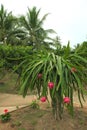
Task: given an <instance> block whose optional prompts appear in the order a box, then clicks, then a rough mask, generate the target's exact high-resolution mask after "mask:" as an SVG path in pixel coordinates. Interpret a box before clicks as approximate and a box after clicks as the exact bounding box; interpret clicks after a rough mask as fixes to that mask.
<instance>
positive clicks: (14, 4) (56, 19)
mask: <svg viewBox="0 0 87 130" xmlns="http://www.w3.org/2000/svg"><path fill="white" fill-rule="evenodd" d="M1 4H3V5H4V7H5V9H7V11H8V12H9V11H12V12H13V14H14V15H21V14H26V12H27V7H29V8H32V7H33V6H36V7H37V9H40V8H41V12H40V14H41V16H43V15H44V14H46V13H50V15H49V16H48V17H47V19H46V21H45V25H44V28H46V29H49V28H51V29H54V30H55V31H56V32H57V34H58V36H60V39H61V42H62V45H66V44H67V42H68V40H69V41H70V45H71V46H72V47H73V46H75V45H76V44H77V43H82V42H83V41H86V40H87V0H0V5H1Z"/></svg>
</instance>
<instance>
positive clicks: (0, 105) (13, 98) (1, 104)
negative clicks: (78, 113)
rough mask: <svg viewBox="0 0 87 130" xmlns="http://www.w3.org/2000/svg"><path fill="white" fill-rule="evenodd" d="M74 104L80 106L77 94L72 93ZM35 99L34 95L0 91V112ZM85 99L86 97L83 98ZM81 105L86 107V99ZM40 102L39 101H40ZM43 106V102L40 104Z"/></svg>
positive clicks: (27, 103) (25, 104) (10, 109)
mask: <svg viewBox="0 0 87 130" xmlns="http://www.w3.org/2000/svg"><path fill="white" fill-rule="evenodd" d="M74 95H75V96H74V105H75V106H77V107H80V103H79V101H78V97H77V94H76V93H75V94H74ZM35 99H37V98H36V96H35V95H29V96H26V97H25V98H23V97H22V96H21V95H13V94H2V93H0V114H1V113H3V110H4V109H6V108H7V109H8V110H9V111H13V110H16V109H17V107H24V106H27V105H29V104H30V103H31V102H32V100H35ZM85 99H87V97H86V98H85ZM82 103H83V106H84V107H85V108H87V100H86V101H85V102H82ZM40 104H41V103H40ZM41 105H42V107H44V104H43V103H42V104H41Z"/></svg>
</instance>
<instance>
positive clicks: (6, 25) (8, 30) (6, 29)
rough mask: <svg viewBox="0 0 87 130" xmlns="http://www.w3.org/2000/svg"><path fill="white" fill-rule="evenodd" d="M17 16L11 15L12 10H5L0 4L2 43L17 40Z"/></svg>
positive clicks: (0, 36) (0, 38) (0, 35)
mask: <svg viewBox="0 0 87 130" xmlns="http://www.w3.org/2000/svg"><path fill="white" fill-rule="evenodd" d="M16 24H17V18H16V17H14V16H13V15H12V12H9V13H8V12H7V10H5V9H4V6H3V5H1V9H0V42H2V43H7V44H9V43H12V42H13V41H16V42H17V38H16V36H15V34H16V31H17V27H16Z"/></svg>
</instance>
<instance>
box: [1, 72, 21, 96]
mask: <svg viewBox="0 0 87 130" xmlns="http://www.w3.org/2000/svg"><path fill="white" fill-rule="evenodd" d="M1 75H2V74H1ZM16 81H17V74H13V73H12V72H11V71H6V72H5V74H4V75H3V77H2V78H1V79H0V93H11V94H17V93H18V89H19V87H18V86H17V85H16Z"/></svg>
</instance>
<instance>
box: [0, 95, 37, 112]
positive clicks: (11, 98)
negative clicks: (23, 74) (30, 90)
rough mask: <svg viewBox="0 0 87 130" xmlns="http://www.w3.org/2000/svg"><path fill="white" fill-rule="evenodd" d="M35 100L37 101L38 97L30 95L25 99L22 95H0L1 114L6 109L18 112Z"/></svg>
mask: <svg viewBox="0 0 87 130" xmlns="http://www.w3.org/2000/svg"><path fill="white" fill-rule="evenodd" d="M34 99H36V96H34V95H29V96H26V97H25V98H23V97H22V96H21V95H13V94H2V93H0V114H1V113H3V110H4V109H8V110H9V111H13V110H16V109H17V107H24V106H27V105H29V104H30V103H31V102H32V100H34Z"/></svg>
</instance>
